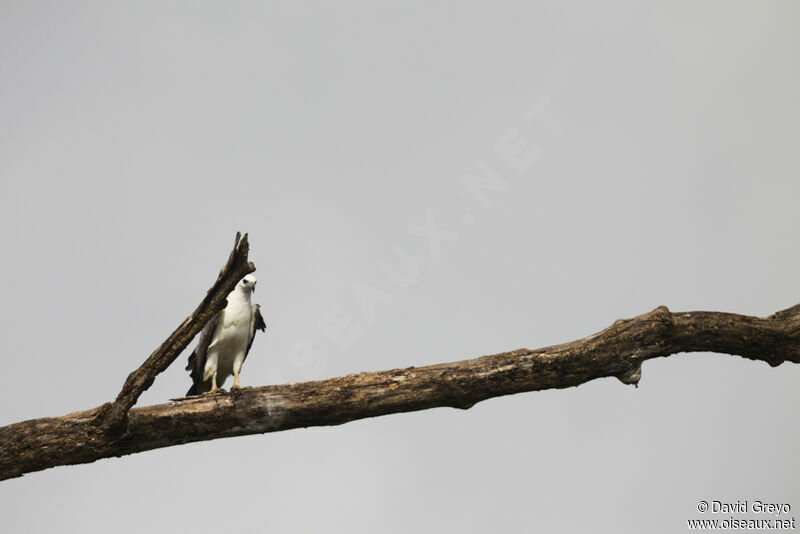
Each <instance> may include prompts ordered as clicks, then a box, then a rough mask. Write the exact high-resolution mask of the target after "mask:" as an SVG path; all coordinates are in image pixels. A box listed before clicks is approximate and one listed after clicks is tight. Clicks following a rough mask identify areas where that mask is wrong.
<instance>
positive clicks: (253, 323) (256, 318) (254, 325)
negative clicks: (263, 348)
mask: <svg viewBox="0 0 800 534" xmlns="http://www.w3.org/2000/svg"><path fill="white" fill-rule="evenodd" d="M266 329H267V323H265V322H264V316H263V315H261V305H260V304H256V305H255V306H253V316H252V317H251V318H250V341H248V342H247V352H245V353H244V359H245V360H246V359H247V355H248V354H250V347H252V346H253V340H254V339H255V338H256V330H261V331H262V332H264V331H265V330H266ZM242 361H244V360H242Z"/></svg>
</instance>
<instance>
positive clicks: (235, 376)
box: [231, 370, 242, 389]
mask: <svg viewBox="0 0 800 534" xmlns="http://www.w3.org/2000/svg"><path fill="white" fill-rule="evenodd" d="M241 388H242V386H240V385H239V372H238V371H236V370H234V371H233V385H232V386H231V389H241Z"/></svg>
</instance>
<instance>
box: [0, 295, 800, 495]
mask: <svg viewBox="0 0 800 534" xmlns="http://www.w3.org/2000/svg"><path fill="white" fill-rule="evenodd" d="M680 352H718V353H724V354H731V355H739V356H743V357H745V358H749V359H751V360H760V361H764V362H767V363H768V364H770V365H772V366H777V365H779V364H781V363H782V362H784V361H790V362H794V363H800V305H797V306H794V307H792V308H789V309H787V310H783V311H781V312H778V313H775V314H773V315H771V316H769V317H764V318H759V317H749V316H745V315H736V314H731V313H720V312H702V311H701V312H687V313H671V312H670V311H669V310H668V309H667V308H666V307H663V306H662V307H659V308H656V309H655V310H653V311H651V312H649V313H645V314H643V315H639V316H637V317H634V318H633V319H621V320H618V321H617V322H615V323H614V324H613V325H611V326H610V327H608V328H606V329H605V330H603V331H602V332H599V333H597V334H594V335H592V336H589V337H586V338H583V339H580V340H577V341H573V342H570V343H565V344H563V345H555V346H552V347H546V348H542V349H536V350H529V349H519V350H515V351H512V352H505V353H501V354H495V355H493V356H482V357H480V358H475V359H472V360H464V361H458V362H452V363H445V364H439V365H432V366H427V367H418V368H415V367H409V368H406V369H394V370H391V371H381V372H366V373H358V374H353V375H348V376H343V377H338V378H331V379H328V380H321V381H316V382H303V383H296V384H282V385H276V386H265V387H258V388H250V389H245V390H242V391H240V392H237V393H235V394H221V395H214V396H200V397H189V398H186V399H180V400H178V401H177V402H172V403H168V404H158V405H154V406H146V407H142V408H134V409H132V410H130V412H129V414H128V421H127V425H126V426H125V429H124V431H123V432H121V433H118V434H115V433H109V432H105V431H103V428H102V425H99V424H98V418H97V414H98V412H99V411H101V410H102V409H103V407H99V408H95V409H93V410H88V411H85V412H77V413H72V414H69V415H65V416H63V417H55V418H43V419H34V420H31V421H24V422H21V423H16V424H12V425H9V426H6V427H2V428H0V480H4V479H8V478H12V477H18V476H22V475H23V474H24V473H30V472H33V471H40V470H42V469H47V468H49V467H54V466H57V465H69V464H80V463H89V462H94V461H95V460H98V459H100V458H109V457H114V456H123V455H126V454H132V453H136V452H142V451H146V450H151V449H157V448H160V447H169V446H172V445H180V444H184V443H189V442H194V441H205V440H212V439H218V438H226V437H232V436H243V435H248V434H259V433H265V432H275V431H279V430H289V429H292V428H301V427H308V426H325V425H339V424H342V423H346V422H348V421H353V420H356V419H363V418H366V417H376V416H379V415H386V414H391V413H400V412H410V411H415V410H425V409H428V408H435V407H441V406H450V407H455V408H462V409H467V408H469V407H471V406H473V405H474V404H475V403H477V402H480V401H482V400H486V399H489V398H492V397H498V396H501V395H510V394H514V393H520V392H524V391H537V390H542V389H550V388H566V387H571V386H577V385H579V384H582V383H584V382H587V381H589V380H593V379H595V378H601V377H608V376H615V377H617V378H619V379H620V380H621V381H622V382H624V383H626V384H635V383H637V382H638V380H639V377H640V375H641V365H642V362H644V361H645V360H649V359H652V358H659V357H663V356H669V355H671V354H676V353H680ZM170 354H172V353H170ZM170 357H173V358H174V356H172V355H171V356H170ZM160 361H162V362H163V361H166V357H165V358H164V360H160ZM161 365H163V363H162V364H159V366H158V367H157V368H160V367H161ZM148 373H149V372H148ZM155 374H156V373H152V376H154V375H155ZM148 376H151V375H150V374H148ZM134 382H135V383H136V384H139V383H141V382H139V381H136V380H134ZM124 391H125V390H123V392H124ZM121 395H122V394H121ZM125 398H128V397H125ZM125 402H128V401H125ZM123 405H124V404H123Z"/></svg>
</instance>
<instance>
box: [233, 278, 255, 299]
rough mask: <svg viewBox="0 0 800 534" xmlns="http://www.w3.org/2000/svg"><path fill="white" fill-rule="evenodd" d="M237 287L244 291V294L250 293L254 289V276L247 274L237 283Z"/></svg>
mask: <svg viewBox="0 0 800 534" xmlns="http://www.w3.org/2000/svg"><path fill="white" fill-rule="evenodd" d="M237 288H238V289H241V290H242V291H244V292H245V293H246V294H248V295H249V294H250V293H252V292H254V291H255V290H256V277H255V276H253V275H252V274H248V275H247V276H245V277H244V278H242V279H241V280H239V283H238V284H237Z"/></svg>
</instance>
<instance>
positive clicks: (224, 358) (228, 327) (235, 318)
mask: <svg viewBox="0 0 800 534" xmlns="http://www.w3.org/2000/svg"><path fill="white" fill-rule="evenodd" d="M240 293H241V292H239V291H234V292H232V293H231V294H230V295H229V296H228V305H227V306H226V307H225V309H224V310H222V313H221V314H220V320H219V324H218V325H217V330H216V332H215V334H214V337H213V338H212V340H211V344H210V345H209V347H208V351H209V354H211V353H212V352H213V353H216V354H217V359H218V363H217V365H218V369H219V371H218V373H219V374H221V375H223V376H226V375H229V374H231V373H232V371H231V369H232V366H233V360H234V358H236V356H237V355H239V357H242V356H244V354H245V352H246V351H247V344H248V342H249V340H250V322H251V315H252V313H253V310H252V306H251V304H250V296H249V295H247V296H245V295H242V294H240Z"/></svg>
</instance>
